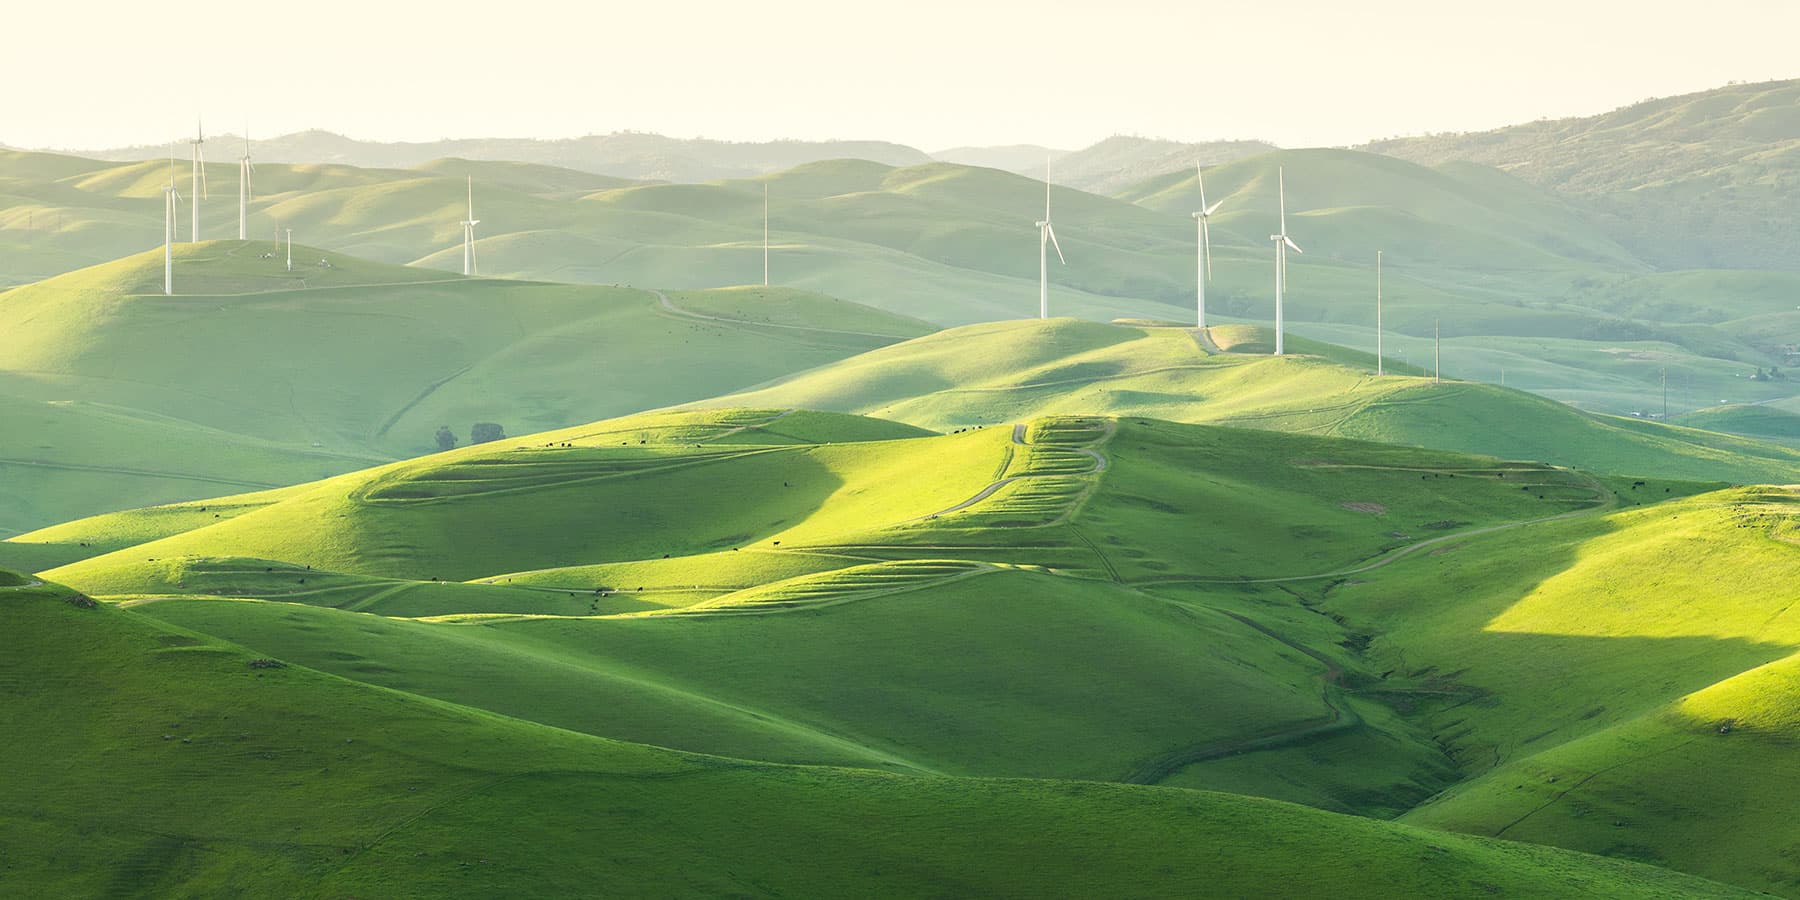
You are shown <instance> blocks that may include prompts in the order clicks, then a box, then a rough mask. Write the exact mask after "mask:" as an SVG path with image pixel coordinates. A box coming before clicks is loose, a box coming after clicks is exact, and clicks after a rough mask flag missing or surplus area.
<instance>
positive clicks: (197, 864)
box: [0, 587, 1733, 897]
mask: <svg viewBox="0 0 1800 900" xmlns="http://www.w3.org/2000/svg"><path fill="white" fill-rule="evenodd" d="M0 590H4V593H0V631H3V632H4V633H5V634H7V635H8V638H9V642H10V644H11V645H12V646H14V647H15V648H19V649H22V650H23V651H24V652H22V653H20V652H13V653H8V654H6V655H4V656H0V696H4V697H5V700H6V702H5V704H4V705H3V706H0V709H3V710H4V712H3V713H0V716H3V717H4V718H3V719H0V721H4V723H5V725H6V726H7V733H8V735H9V738H8V740H7V741H6V742H5V749H4V750H0V757H3V760H4V762H5V768H6V771H7V772H8V779H9V784H10V789H9V790H8V791H7V792H6V794H5V799H4V800H0V836H3V837H4V839H5V845H6V848H7V851H6V852H7V855H6V857H5V859H6V865H5V866H4V867H3V868H0V887H4V889H5V890H6V891H7V892H8V893H20V894H36V895H50V894H54V895H59V896H76V895H100V894H107V893H117V892H119V891H125V890H129V891H134V892H143V891H149V892H168V891H175V892H187V893H232V894H261V895H268V894H283V895H288V896H328V895H342V894H363V895H368V894H389V895H391V894H396V893H406V894H438V895H441V894H450V893H455V894H470V893H481V894H512V893H521V892H523V893H572V892H579V891H583V890H588V889H591V888H592V886H593V885H594V884H601V883H615V884H629V885H631V886H632V888H631V889H632V890H633V891H634V892H640V893H658V894H670V895H674V894H696V895H698V894H718V893H721V892H732V891H741V890H744V889H745V888H746V886H747V885H751V886H754V889H755V890H757V891H779V892H793V893H801V894H843V893H846V892H878V893H883V894H890V895H901V896H905V895H921V896H922V895H925V894H933V893H937V892H939V891H942V890H953V891H955V892H958V893H962V892H970V893H995V892H1003V891H1014V890H1027V891H1032V892H1064V891H1075V892H1088V891H1113V890H1117V888H1118V886H1119V885H1121V884H1132V885H1135V886H1136V888H1135V890H1136V891H1137V892H1141V893H1144V894H1164V893H1187V894H1192V893H1195V892H1197V891H1211V892H1217V891H1221V890H1223V891H1228V892H1239V891H1243V892H1249V891H1255V890H1258V889H1259V888H1261V887H1265V886H1267V885H1268V884H1271V883H1280V884H1282V885H1283V886H1284V891H1285V892H1286V893H1289V894H1292V895H1295V896H1343V895H1344V893H1345V889H1344V884H1343V881H1342V868H1341V867H1342V866H1344V865H1349V864H1351V862H1352V861H1354V865H1355V866H1356V867H1357V868H1358V869H1359V870H1361V871H1364V872H1369V873H1371V874H1370V878H1371V879H1372V882H1371V883H1374V882H1379V883H1380V884H1382V885H1383V888H1384V890H1395V889H1399V890H1405V891H1410V892H1418V893H1435V894H1443V893H1453V892H1458V891H1461V890H1464V889H1466V886H1467V885H1468V884H1470V883H1476V884H1480V885H1483V886H1487V887H1489V888H1491V889H1497V890H1504V891H1509V892H1520V893H1524V892H1532V891H1543V890H1555V891H1583V892H1591V893H1598V894H1604V895H1608V896H1644V897H1651V896H1667V895H1670V894H1674V893H1679V894H1682V895H1685V896H1732V895H1733V894H1732V892H1731V891H1730V889H1728V888H1726V887H1724V886H1721V885H1717V884H1712V883H1708V882H1704V881H1700V880H1697V879H1693V878H1688V877H1684V876H1678V875H1674V874H1671V873H1668V872H1665V871H1661V870H1657V869H1653V868H1650V867H1646V866H1637V865H1632V864H1629V863H1621V862H1614V861H1610V860H1602V859H1598V858H1594V857H1587V856H1582V855H1580V854H1572V853H1567V852H1564V851H1557V850H1549V849H1539V848H1533V847H1530V846H1527V845H1519V844H1510V843H1505V842H1495V841H1485V840H1481V839H1476V838H1466V837H1460V836H1456V835H1448V834H1439V833H1435V832H1429V831H1423V830H1419V829H1413V828H1407V827H1404V826H1395V825H1388V824H1382V823H1375V822H1368V821H1363V820H1357V819H1353V818H1348V817H1342V816H1335V815H1331V814H1329V813H1322V812H1317V811H1313V810H1307V809H1304V808H1301V807H1295V806H1289V805H1286V804H1280V803H1273V802H1268V801H1256V800H1249V799H1245V798H1238V797H1231V796H1227V795H1220V794H1205V793H1193V792H1183V791H1169V790H1156V789H1145V788H1132V787H1123V786H1102V785H1081V784H1074V783H1067V782H1027V781H993V780H965V779H944V778H921V777H900V776H892V775H878V774H873V773H863V772H853V771H845V770H833V769H816V768H807V769H790V768H783V767H779V766H769V765H758V764H753V763H743V762H735V761H729V760H722V759H716V758H707V757H695V756H687V755H682V754H677V753H671V752H668V751H663V750H656V749H652V748H648V747H643V746H637V745H631V744H621V743H616V742H612V741H605V740H601V739H598V738H592V737H587V736H583V735H576V734H571V733H570V732H567V731H562V730H558V729H554V728H546V727H543V726H540V725H534V724H531V723H528V722H521V721H519V720H517V719H509V718H505V717H500V716H494V715H489V714H485V713H480V712H475V711H471V710H468V709H466V708H461V707H456V706H452V705H448V704H443V703H438V702H435V701H431V700H427V699H423V698H419V697H416V696H408V695H405V694H398V693H394V692H391V691H382V690H378V689H372V688H368V687H365V686H362V685H357V684H354V683H352V682H347V681H344V680H341V679H336V678H331V677H328V676H322V675H319V674H317V673H315V672H312V671H309V670H307V669H303V668H298V667H292V666H283V665H281V664H280V663H279V662H276V661H270V660H263V659H259V658H257V657H255V656H254V655H253V654H251V653H248V652H246V651H244V650H242V649H241V648H238V647H235V646H232V645H229V644H224V643H220V642H218V641H214V640H211V639H208V638H204V637H199V636H196V635H193V634H192V633H190V632H185V631H180V630H174V629H169V628H167V627H165V626H161V625H159V624H157V623H155V622H153V621H150V620H146V619H144V618H143V617H142V616H138V615H135V614H134V613H132V612H129V611H122V610H115V609H109V608H106V607H101V608H97V609H96V608H84V606H85V605H87V604H77V603H76V602H71V601H69V600H68V598H69V596H70V595H69V593H68V592H67V591H64V590H62V589H58V588H54V587H46V588H41V589H32V590H28V591H18V590H6V589H0ZM96 683H101V684H106V685H109V688H108V689H107V690H106V691H104V692H95V691H94V690H93V685H94V684H96ZM72 711H75V712H79V713H80V715H79V716H78V717H77V718H76V719H74V720H73V721H75V722H79V723H80V724H79V727H75V728H71V727H70V725H71V724H72V720H71V717H70V713H71V712H72ZM121 751H123V752H121ZM272 776H275V777H272ZM174 795H180V796H184V797H187V798H189V802H183V803H173V804H172V803H169V802H168V798H169V797H171V796H174ZM850 821H855V822H859V823H860V824H859V825H858V826H857V827H854V828H852V827H846V826H845V824H844V823H846V822H850ZM672 836H678V837H679V838H680V839H681V841H682V842H683V844H684V846H685V847H686V848H687V852H686V853H683V854H681V855H680V856H679V858H678V857H674V856H671V855H670V854H668V853H667V849H668V841H669V839H670V838H671V837H672ZM596 843H598V844H600V845H603V846H605V847H606V848H607V850H606V852H604V853H594V852H590V851H591V849H592V847H593V846H594V845H595V844H596ZM1170 854H1176V855H1188V854H1203V855H1204V854H1225V855H1226V856H1227V857H1229V858H1231V859H1232V860H1233V865H1232V866H1231V867H1230V869H1229V870H1227V871H1224V872H1221V871H1215V870H1213V869H1212V868H1211V867H1163V866H1160V865H1159V864H1158V862H1157V861H1158V860H1166V859H1168V858H1169V856H1170ZM1421 857H1424V858H1426V859H1427V860H1428V862H1427V863H1426V864H1424V865H1421V864H1420V860H1421Z"/></svg>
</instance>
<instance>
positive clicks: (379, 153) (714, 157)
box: [73, 129, 931, 182]
mask: <svg viewBox="0 0 1800 900" xmlns="http://www.w3.org/2000/svg"><path fill="white" fill-rule="evenodd" d="M242 140H243V137H242V136H240V135H231V134H221V135H218V136H216V137H213V138H209V141H217V142H219V143H221V144H222V145H225V146H235V145H237V144H238V143H239V142H241V141H242ZM73 152H75V153H77V154H79V155H81V156H86V157H91V158H93V159H104V160H112V161H137V160H146V159H161V158H163V157H164V156H166V155H167V154H168V147H167V146H166V145H162V144H150V145H140V146H134V147H119V148H113V149H109V150H91V151H90V150H82V151H73ZM252 152H253V153H254V155H255V157H256V158H257V159H258V160H263V161H267V162H278V163H338V164H342V165H352V166H359V167H362V168H411V167H413V166H418V165H421V164H423V163H427V162H431V161H433V160H437V159H443V158H446V157H458V158H462V159H472V160H487V161H507V162H526V163H539V164H543V165H552V166H560V167H562V168H566V169H575V170H578V171H583V172H592V173H594V174H598V175H610V176H613V177H617V178H630V179H634V180H640V181H678V182H696V181H718V180H721V179H725V178H744V177H749V176H753V175H761V174H764V173H767V172H773V171H779V170H782V169H791V168H793V167H794V166H798V165H802V164H804V163H808V162H815V161H818V160H822V159H867V160H873V161H875V162H879V163H884V164H887V165H891V166H910V165H917V164H919V163H925V162H930V161H931V157H930V156H927V155H926V154H925V153H924V152H922V151H920V150H916V149H914V148H912V147H908V146H905V145H903V144H895V143H890V142H887V141H797V140H795V141H767V142H760V143H757V142H743V143H740V142H734V141H718V140H709V139H706V138H686V139H684V138H671V137H664V136H662V135H659V134H645V133H640V132H632V131H617V132H613V133H612V134H601V135H588V136H585V137H579V138H561V139H556V140H534V139H530V138H459V139H450V140H439V141H424V142H417V143H409V142H396V143H385V142H381V141H363V140H357V139H355V138H350V137H345V136H343V135H341V134H336V133H333V132H330V131H321V130H318V129H314V130H311V131H300V132H295V133H293V134H285V135H281V136H279V137H273V138H258V139H256V140H255V141H254V144H253V146H252Z"/></svg>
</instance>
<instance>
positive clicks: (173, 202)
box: [163, 148, 181, 297]
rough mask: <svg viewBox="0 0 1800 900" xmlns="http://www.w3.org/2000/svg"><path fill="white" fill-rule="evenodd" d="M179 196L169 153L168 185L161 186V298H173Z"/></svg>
mask: <svg viewBox="0 0 1800 900" xmlns="http://www.w3.org/2000/svg"><path fill="white" fill-rule="evenodd" d="M179 215H181V194H180V193H179V192H177V191H176V190H175V153H174V150H173V148H171V150H170V152H169V183H168V184H167V185H164V186H163V296H165V297H173V296H175V219H176V217H177V216H179Z"/></svg>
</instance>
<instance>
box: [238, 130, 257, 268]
mask: <svg viewBox="0 0 1800 900" xmlns="http://www.w3.org/2000/svg"><path fill="white" fill-rule="evenodd" d="M254 171H256V166H254V165H252V164H251V163H250V126H249V125H245V126H244V156H243V158H242V159H239V160H238V240H240V241H247V240H249V239H250V201H251V200H254V199H256V198H255V197H254V196H252V195H251V189H250V173H252V172H254Z"/></svg>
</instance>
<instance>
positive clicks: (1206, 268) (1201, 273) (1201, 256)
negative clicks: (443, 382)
mask: <svg viewBox="0 0 1800 900" xmlns="http://www.w3.org/2000/svg"><path fill="white" fill-rule="evenodd" d="M1194 182H1195V183H1196V184H1198V185H1200V211H1199V212H1197V213H1194V230H1195V231H1196V232H1197V234H1195V236H1194V239H1195V241H1196V242H1197V244H1196V246H1195V248H1194V250H1195V255H1196V259H1195V260H1194V268H1195V273H1194V285H1195V287H1194V292H1195V295H1196V298H1195V302H1196V305H1197V306H1198V308H1199V316H1198V318H1197V319H1196V325H1195V327H1197V328H1202V329H1204V328H1205V327H1206V283H1207V282H1208V281H1210V280H1212V229H1211V228H1209V227H1208V225H1207V220H1208V219H1211V218H1212V214H1213V213H1215V212H1218V211H1219V207H1220V206H1221V205H1223V204H1224V202H1225V201H1223V200H1220V201H1219V202H1218V203H1214V204H1213V205H1211V206H1207V205H1206V178H1205V176H1203V175H1202V174H1200V167H1199V166H1197V165H1196V166H1194Z"/></svg>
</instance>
